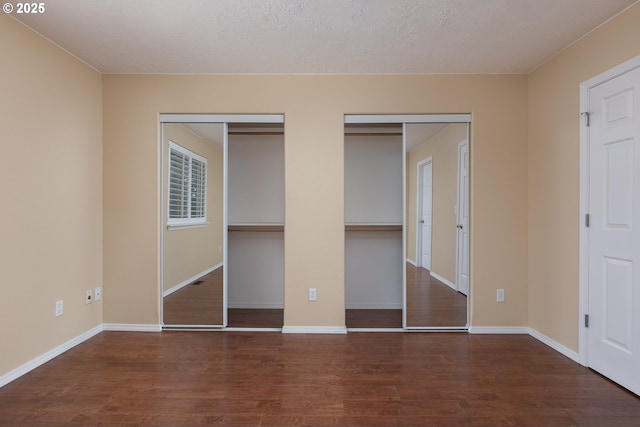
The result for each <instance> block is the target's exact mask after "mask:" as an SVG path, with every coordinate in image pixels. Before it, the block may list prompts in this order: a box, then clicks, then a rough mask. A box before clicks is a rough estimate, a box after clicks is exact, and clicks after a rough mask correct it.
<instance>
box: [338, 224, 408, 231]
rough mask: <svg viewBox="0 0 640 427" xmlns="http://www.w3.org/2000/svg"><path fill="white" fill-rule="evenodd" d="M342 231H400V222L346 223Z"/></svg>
mask: <svg viewBox="0 0 640 427" xmlns="http://www.w3.org/2000/svg"><path fill="white" fill-rule="evenodd" d="M344 231H402V224H346V225H345V226H344Z"/></svg>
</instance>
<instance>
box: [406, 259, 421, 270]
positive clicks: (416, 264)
mask: <svg viewBox="0 0 640 427" xmlns="http://www.w3.org/2000/svg"><path fill="white" fill-rule="evenodd" d="M407 262H408V263H409V264H411V265H413V266H414V267H416V268H417V267H418V263H417V262H415V261H414V260H412V259H411V258H407Z"/></svg>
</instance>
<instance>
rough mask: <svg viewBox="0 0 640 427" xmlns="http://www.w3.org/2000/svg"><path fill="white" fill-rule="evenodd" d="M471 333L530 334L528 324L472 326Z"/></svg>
mask: <svg viewBox="0 0 640 427" xmlns="http://www.w3.org/2000/svg"><path fill="white" fill-rule="evenodd" d="M469 333H470V334H526V335H528V334H529V328H528V327H526V326H471V327H469Z"/></svg>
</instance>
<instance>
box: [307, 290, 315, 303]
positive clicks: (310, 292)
mask: <svg viewBox="0 0 640 427" xmlns="http://www.w3.org/2000/svg"><path fill="white" fill-rule="evenodd" d="M315 300H316V288H309V301H315Z"/></svg>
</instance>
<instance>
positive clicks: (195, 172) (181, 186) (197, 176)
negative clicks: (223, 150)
mask: <svg viewBox="0 0 640 427" xmlns="http://www.w3.org/2000/svg"><path fill="white" fill-rule="evenodd" d="M206 218H207V159H205V158H204V157H202V156H199V155H197V154H195V153H193V152H192V151H190V150H187V149H186V148H184V147H181V146H180V145H178V144H176V143H174V142H173V141H169V206H168V219H167V225H191V224H204V223H206Z"/></svg>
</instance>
